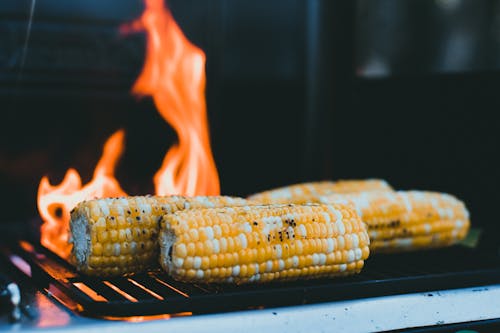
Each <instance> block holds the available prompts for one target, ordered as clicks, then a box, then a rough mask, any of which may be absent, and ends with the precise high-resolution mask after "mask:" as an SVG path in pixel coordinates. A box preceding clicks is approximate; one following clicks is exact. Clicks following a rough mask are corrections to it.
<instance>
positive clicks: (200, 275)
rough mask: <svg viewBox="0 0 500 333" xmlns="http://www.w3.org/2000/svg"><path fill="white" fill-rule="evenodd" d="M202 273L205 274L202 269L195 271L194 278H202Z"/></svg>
mask: <svg viewBox="0 0 500 333" xmlns="http://www.w3.org/2000/svg"><path fill="white" fill-rule="evenodd" d="M203 275H205V274H204V273H203V271H202V270H201V269H199V270H197V271H196V278H197V279H203Z"/></svg>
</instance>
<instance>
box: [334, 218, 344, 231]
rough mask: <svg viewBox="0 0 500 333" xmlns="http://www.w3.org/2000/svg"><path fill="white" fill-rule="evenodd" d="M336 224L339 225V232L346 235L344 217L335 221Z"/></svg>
mask: <svg viewBox="0 0 500 333" xmlns="http://www.w3.org/2000/svg"><path fill="white" fill-rule="evenodd" d="M335 225H336V226H337V228H338V229H339V233H340V234H341V235H344V234H345V227H344V223H343V222H342V219H340V220H337V221H336V222H335Z"/></svg>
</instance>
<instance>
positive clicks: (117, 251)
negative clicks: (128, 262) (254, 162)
mask: <svg viewBox="0 0 500 333" xmlns="http://www.w3.org/2000/svg"><path fill="white" fill-rule="evenodd" d="M113 249H114V253H115V256H119V255H120V244H119V243H115V245H114V247H113Z"/></svg>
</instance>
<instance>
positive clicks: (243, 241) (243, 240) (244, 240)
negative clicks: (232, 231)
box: [239, 234, 248, 249]
mask: <svg viewBox="0 0 500 333" xmlns="http://www.w3.org/2000/svg"><path fill="white" fill-rule="evenodd" d="M239 238H240V241H241V246H242V248H244V249H246V248H247V246H248V242H247V236H245V234H240V235H239Z"/></svg>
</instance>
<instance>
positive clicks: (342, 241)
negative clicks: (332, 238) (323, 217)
mask: <svg viewBox="0 0 500 333" xmlns="http://www.w3.org/2000/svg"><path fill="white" fill-rule="evenodd" d="M337 242H338V243H339V249H340V250H343V249H344V247H345V240H344V237H343V236H339V237H337Z"/></svg>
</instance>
